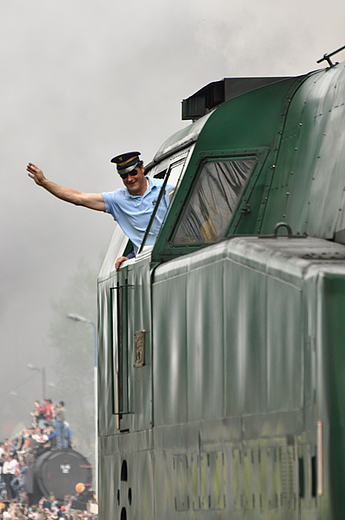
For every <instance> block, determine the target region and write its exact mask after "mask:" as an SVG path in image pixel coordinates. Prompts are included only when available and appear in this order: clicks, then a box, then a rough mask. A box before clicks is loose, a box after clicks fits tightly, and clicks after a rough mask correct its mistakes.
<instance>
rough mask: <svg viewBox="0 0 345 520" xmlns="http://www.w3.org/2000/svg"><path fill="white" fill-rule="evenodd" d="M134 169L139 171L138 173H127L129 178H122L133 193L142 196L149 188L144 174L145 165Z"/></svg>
mask: <svg viewBox="0 0 345 520" xmlns="http://www.w3.org/2000/svg"><path fill="white" fill-rule="evenodd" d="M134 170H135V171H136V172H137V173H136V175H133V172H131V173H129V174H128V175H127V178H126V179H122V181H123V184H124V185H125V186H126V188H127V189H128V191H129V193H130V194H131V195H133V196H139V195H141V196H142V195H144V193H145V191H146V188H147V180H146V177H145V175H144V167H142V168H139V167H137V168H134ZM131 174H132V175H131Z"/></svg>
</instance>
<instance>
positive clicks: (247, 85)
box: [182, 77, 287, 120]
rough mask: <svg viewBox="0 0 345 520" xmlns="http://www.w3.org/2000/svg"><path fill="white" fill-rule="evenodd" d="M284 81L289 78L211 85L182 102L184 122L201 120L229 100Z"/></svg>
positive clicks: (225, 82) (245, 79) (228, 79)
mask: <svg viewBox="0 0 345 520" xmlns="http://www.w3.org/2000/svg"><path fill="white" fill-rule="evenodd" d="M283 79H287V78H286V77H274V78H224V79H222V80H220V81H214V82H212V83H209V84H208V85H206V86H205V87H203V88H202V89H200V90H198V92H196V93H195V94H193V95H192V96H190V97H189V98H187V99H184V100H183V101H182V120H187V119H192V120H196V119H199V118H200V117H202V116H203V115H205V114H207V113H208V112H209V111H210V110H212V109H213V108H215V107H217V106H219V105H221V104H222V103H224V102H225V101H229V99H232V98H234V97H237V96H240V95H242V94H246V93H247V92H250V91H252V90H256V89H257V88H260V87H264V86H266V85H269V84H270V83H276V82H277V81H281V80H283Z"/></svg>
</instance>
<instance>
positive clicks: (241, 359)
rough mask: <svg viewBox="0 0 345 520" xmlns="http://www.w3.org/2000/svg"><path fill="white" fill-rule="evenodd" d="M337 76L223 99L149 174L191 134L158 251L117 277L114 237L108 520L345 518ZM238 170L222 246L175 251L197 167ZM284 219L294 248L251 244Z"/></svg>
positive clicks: (104, 398) (103, 395)
mask: <svg viewBox="0 0 345 520" xmlns="http://www.w3.org/2000/svg"><path fill="white" fill-rule="evenodd" d="M344 73H345V71H344V65H343V64H342V65H340V66H337V67H334V68H332V69H330V70H327V71H319V72H317V73H312V74H310V75H307V76H304V77H301V78H292V79H284V80H282V81H280V82H276V83H272V84H270V85H268V86H265V87H263V88H261V89H257V90H255V91H252V92H248V93H246V94H245V95H243V96H239V97H237V98H234V99H231V100H230V101H228V102H226V103H224V104H223V105H222V106H220V107H219V108H217V109H216V110H215V111H214V112H212V113H211V114H209V115H208V116H207V117H205V119H203V120H202V121H201V122H200V121H199V123H197V124H198V125H199V126H198V127H197V128H196V130H195V132H194V130H193V128H194V127H193V125H191V126H190V127H189V128H188V130H187V131H186V132H183V133H178V134H176V136H175V137H173V138H171V139H169V140H168V141H166V143H167V145H166V146H165V145H164V146H162V148H161V150H160V151H159V154H158V155H157V158H156V163H155V165H154V166H153V167H152V171H154V172H155V173H157V172H158V173H159V172H160V161H161V165H163V164H164V168H166V167H167V164H168V163H169V160H170V158H169V157H171V160H172V157H173V156H174V154H175V157H176V150H175V148H174V147H176V149H177V148H179V147H180V146H181V145H182V146H187V145H188V146H190V143H189V141H190V139H189V137H191V136H192V137H191V140H192V141H193V142H194V145H193V146H191V147H190V148H189V152H188V153H189V155H188V158H187V159H186V166H185V167H184V169H183V170H182V176H181V179H180V182H179V187H178V189H177V192H176V194H175V196H174V200H173V202H172V205H171V207H170V209H169V212H168V214H167V216H166V219H165V222H164V224H163V227H162V229H161V232H160V235H159V237H158V239H157V241H156V244H155V246H154V248H153V250H152V249H150V248H149V249H147V250H145V251H144V252H143V253H142V254H140V255H138V257H137V258H136V259H134V260H131V261H130V262H128V263H127V264H125V265H124V266H123V267H121V269H120V270H119V271H118V272H115V270H114V261H115V259H116V257H117V256H119V255H121V254H122V253H123V251H124V250H125V248H126V243H127V241H126V239H125V238H124V236H123V234H122V233H121V232H120V231H118V232H115V234H114V237H113V240H112V244H111V247H110V249H109V252H108V254H107V256H106V259H105V262H104V264H103V267H102V270H101V273H100V276H99V281H98V287H99V290H98V300H99V304H98V309H99V320H98V324H99V326H98V328H99V357H98V381H99V391H98V398H99V418H98V424H99V461H100V493H99V502H100V518H101V520H108V518H109V517H112V518H116V519H117V518H118V519H120V520H124V519H130V518H132V519H134V518H135V519H137V518H145V520H158V519H163V518H164V519H168V520H170V519H171V520H173V519H178V518H184V519H188V520H192V519H196V518H197V519H203V520H211V519H212V520H213V519H215V518H217V519H220V520H223V519H224V520H225V519H229V518H234V519H239V520H240V519H246V520H247V519H248V520H252V519H253V520H254V519H255V520H256V519H258V520H259V519H260V520H278V519H279V520H280V519H282V520H295V519H296V520H297V519H300V520H312V519H313V520H316V519H320V520H321V519H322V520H325V519H327V520H328V519H329V520H338V519H342V517H343V513H344V510H345V504H344V499H343V493H342V488H341V486H342V481H343V479H344V476H345V475H344V473H345V467H344V465H345V463H344V461H345V453H344V450H345V445H344V439H345V436H344V433H345V431H344V429H345V415H344V409H345V403H344V396H345V388H344V381H345V372H344V371H345V368H344V367H345V354H344V352H345V349H344V339H343V338H344V333H345V330H344V327H345V325H344V324H345V319H344V317H345V246H343V245H341V244H339V243H336V242H332V241H330V240H324V239H325V238H328V239H329V238H333V236H336V238H337V239H338V240H342V237H343V235H342V230H343V229H345V226H344V221H343V207H344V204H343V202H344V201H343V196H344V195H343V192H344V186H345V171H344V166H343V164H345V162H344V157H343V154H344V146H343V145H344V136H345V132H344V128H345V127H344V106H345V92H344V84H345V82H344ZM188 136H189V137H188ZM188 143H189V144H188ZM174 150H175V151H174ZM170 153H171V154H172V155H171V156H170V155H169V154H170ZM246 156H249V157H255V159H256V161H257V162H256V167H255V168H254V170H253V172H252V174H251V177H250V178H249V179H248V181H247V183H246V186H245V189H244V190H243V191H242V192H241V193H240V195H239V199H238V204H237V207H236V210H235V211H234V213H233V214H232V215H231V216H230V219H229V228H228V230H227V239H225V240H222V241H221V242H219V243H216V244H212V245H208V246H207V244H206V243H203V244H201V243H198V244H191V243H189V244H186V245H183V244H179V245H178V246H176V247H175V246H174V244H173V243H172V241H171V237H172V236H173V233H174V232H175V230H176V228H177V226H178V225H179V222H180V221H181V218H182V213H183V211H184V209H185V208H186V206H187V204H188V203H189V200H190V196H191V193H192V190H193V189H194V186H195V185H196V182H197V178H198V175H199V172H200V171H201V167H202V165H203V164H204V163H205V161H212V160H213V159H217V160H219V161H222V160H223V159H228V158H232V157H237V158H239V157H246ZM340 210H341V211H340ZM281 221H283V222H286V223H288V224H290V225H291V226H292V229H293V232H294V233H299V234H300V235H299V238H298V237H292V238H287V237H277V236H276V237H272V238H267V237H266V238H264V237H263V236H261V238H259V237H258V236H249V235H257V234H260V235H263V234H271V233H272V231H273V228H274V226H275V225H276V223H277V222H281ZM304 232H307V233H308V234H311V235H313V236H314V237H310V238H302V237H301V234H302V233H304ZM234 235H247V236H237V237H236V236H235V237H234ZM344 236H345V235H344ZM119 294H121V295H122V296H121V298H120V297H119V296H118V295H119ZM143 330H145V358H144V363H142V364H141V365H140V366H135V365H136V357H137V347H138V345H137V343H136V340H135V334H136V333H138V332H140V331H143ZM120 373H121V377H120V380H121V385H119V374H120ZM119 403H121V404H119ZM318 421H321V422H322V433H323V440H322V443H321V442H320V435H319V436H318V431H319V432H320V431H321V430H320V428H321V426H320V424H321V423H319V426H318ZM318 428H319V429H318ZM321 462H322V464H321ZM124 467H126V474H125V475H126V478H124V471H123V468H124ZM321 470H322V471H321ZM318 492H319V493H318Z"/></svg>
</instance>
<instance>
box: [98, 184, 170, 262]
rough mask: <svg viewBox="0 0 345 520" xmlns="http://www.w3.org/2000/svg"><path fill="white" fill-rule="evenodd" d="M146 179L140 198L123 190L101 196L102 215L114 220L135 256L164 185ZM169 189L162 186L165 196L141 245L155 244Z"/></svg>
mask: <svg viewBox="0 0 345 520" xmlns="http://www.w3.org/2000/svg"><path fill="white" fill-rule="evenodd" d="M146 178H147V179H148V181H149V186H148V188H147V190H146V191H145V193H144V195H142V196H133V195H130V193H129V191H128V189H127V188H122V189H118V190H115V191H111V192H107V193H102V197H103V200H104V204H105V211H106V213H110V214H111V215H112V216H113V217H114V220H116V222H118V224H119V226H120V227H121V229H122V231H123V232H124V233H125V234H126V235H127V236H128V238H129V239H130V240H131V242H132V243H133V246H134V253H135V254H137V251H138V248H139V246H140V244H141V242H142V239H143V238H144V234H145V231H146V228H147V225H148V223H149V221H150V218H151V215H152V212H153V210H154V207H155V204H156V202H157V199H158V195H159V192H160V189H161V187H162V185H163V182H164V181H163V180H162V179H154V178H152V177H146ZM173 189H174V186H171V185H169V184H167V185H166V187H165V193H164V195H163V197H162V200H161V202H160V204H159V208H158V210H157V213H156V215H155V220H154V222H153V224H152V226H151V229H150V232H149V235H148V237H147V239H146V243H145V245H152V244H154V243H155V240H156V237H157V235H158V232H159V230H160V227H161V225H162V222H163V218H164V215H165V213H166V210H167V209H168V206H169V193H170V192H171V190H173Z"/></svg>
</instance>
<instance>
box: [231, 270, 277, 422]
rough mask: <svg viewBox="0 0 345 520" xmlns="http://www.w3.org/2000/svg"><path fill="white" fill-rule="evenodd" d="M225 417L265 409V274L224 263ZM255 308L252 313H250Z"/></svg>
mask: <svg viewBox="0 0 345 520" xmlns="http://www.w3.org/2000/svg"><path fill="white" fill-rule="evenodd" d="M224 287H225V288H226V289H225V293H224V312H225V317H224V327H225V333H224V337H225V359H224V367H225V374H226V379H225V385H226V386H225V401H226V412H225V414H226V415H237V414H241V413H243V412H244V411H245V410H246V411H247V412H248V413H251V412H264V411H265V410H266V409H267V396H266V380H267V372H266V370H267V368H266V366H267V362H266V351H265V349H264V348H261V345H265V343H266V325H265V310H266V281H265V274H263V273H260V272H258V271H256V270H254V269H250V268H247V267H245V266H241V265H239V264H238V263H237V262H231V261H226V263H225V265H224ZM252 309H255V312H252Z"/></svg>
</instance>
